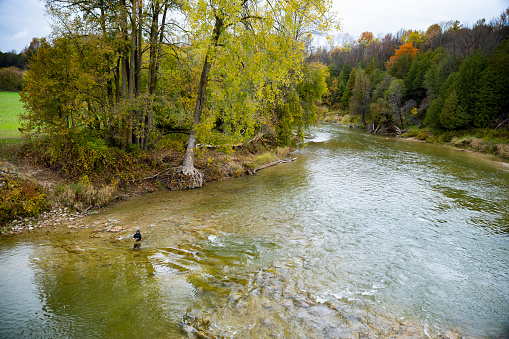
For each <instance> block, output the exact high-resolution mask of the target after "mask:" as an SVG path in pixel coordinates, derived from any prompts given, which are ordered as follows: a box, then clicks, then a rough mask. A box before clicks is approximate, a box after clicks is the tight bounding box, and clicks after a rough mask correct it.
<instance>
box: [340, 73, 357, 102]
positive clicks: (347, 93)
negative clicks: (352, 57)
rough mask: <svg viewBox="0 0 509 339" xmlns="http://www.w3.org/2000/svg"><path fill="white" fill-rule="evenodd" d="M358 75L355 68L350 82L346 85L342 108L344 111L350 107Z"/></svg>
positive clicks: (349, 78)
mask: <svg viewBox="0 0 509 339" xmlns="http://www.w3.org/2000/svg"><path fill="white" fill-rule="evenodd" d="M356 75H357V69H355V68H354V69H353V70H352V72H350V76H349V77H348V82H347V83H346V88H345V92H344V93H343V97H342V98H341V107H342V108H343V109H348V107H349V105H350V98H351V96H352V91H353V87H354V86H355V79H356Z"/></svg>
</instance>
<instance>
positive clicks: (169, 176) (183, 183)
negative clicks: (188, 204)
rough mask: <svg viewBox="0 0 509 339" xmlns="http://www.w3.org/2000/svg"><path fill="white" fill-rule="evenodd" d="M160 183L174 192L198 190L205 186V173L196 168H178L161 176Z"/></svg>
mask: <svg viewBox="0 0 509 339" xmlns="http://www.w3.org/2000/svg"><path fill="white" fill-rule="evenodd" d="M158 181H159V182H160V183H161V184H163V185H165V186H166V188H168V189H170V190H172V191H177V190H183V189H188V188H198V187H201V186H202V185H203V173H201V172H200V171H198V170H197V169H196V168H194V167H186V166H178V167H174V168H171V169H169V170H168V171H167V172H166V173H164V174H161V175H159V177H158Z"/></svg>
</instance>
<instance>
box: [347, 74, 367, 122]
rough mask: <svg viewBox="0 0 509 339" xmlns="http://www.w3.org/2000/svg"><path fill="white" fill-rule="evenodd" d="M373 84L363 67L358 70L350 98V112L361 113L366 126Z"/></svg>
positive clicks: (353, 113)
mask: <svg viewBox="0 0 509 339" xmlns="http://www.w3.org/2000/svg"><path fill="white" fill-rule="evenodd" d="M370 94H371V85H370V83H369V79H368V77H367V76H366V72H364V70H363V69H359V70H357V75H356V79H355V86H354V88H353V91H352V97H351V99H350V105H349V112H350V114H352V115H360V116H361V122H362V125H363V126H366V115H367V113H368V108H369V98H370Z"/></svg>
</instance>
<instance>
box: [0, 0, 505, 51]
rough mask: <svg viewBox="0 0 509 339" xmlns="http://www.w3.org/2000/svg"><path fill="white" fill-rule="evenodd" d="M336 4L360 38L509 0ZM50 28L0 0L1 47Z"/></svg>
mask: <svg viewBox="0 0 509 339" xmlns="http://www.w3.org/2000/svg"><path fill="white" fill-rule="evenodd" d="M334 7H335V8H334V10H335V11H336V12H337V13H338V15H339V17H340V18H342V23H343V24H342V27H343V30H342V33H349V34H350V35H351V36H352V37H353V38H357V37H358V36H359V35H360V34H361V33H362V32H364V31H370V32H372V33H374V35H375V36H378V35H380V34H385V33H396V32H397V31H399V30H400V29H401V28H405V29H414V30H426V29H427V28H428V27H429V26H431V25H432V24H435V23H439V22H441V21H446V20H459V21H461V23H463V24H473V23H475V22H476V21H477V20H478V19H481V18H485V19H486V20H487V21H490V20H491V19H492V18H493V17H496V16H498V15H500V14H501V13H502V12H503V11H504V10H505V9H506V8H507V7H509V0H419V1H415V0H334ZM50 31H51V28H50V26H49V22H48V18H47V17H45V16H44V5H43V3H42V2H41V1H40V0H0V51H2V52H9V51H12V50H16V51H17V52H20V51H21V50H23V48H24V47H26V46H28V44H29V43H30V41H31V40H32V38H33V37H37V38H40V37H43V36H47V35H48V34H49V33H50Z"/></svg>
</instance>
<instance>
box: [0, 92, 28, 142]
mask: <svg viewBox="0 0 509 339" xmlns="http://www.w3.org/2000/svg"><path fill="white" fill-rule="evenodd" d="M19 99H20V97H19V93H15V92H0V139H1V140H4V142H5V141H7V140H9V141H11V140H12V139H18V140H19V139H20V138H21V134H20V132H19V130H18V128H19V127H20V124H19V122H18V117H19V115H20V114H21V113H22V112H23V104H22V103H21V102H20V101H19Z"/></svg>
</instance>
